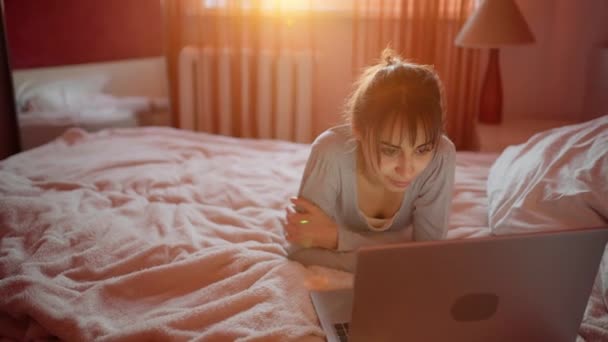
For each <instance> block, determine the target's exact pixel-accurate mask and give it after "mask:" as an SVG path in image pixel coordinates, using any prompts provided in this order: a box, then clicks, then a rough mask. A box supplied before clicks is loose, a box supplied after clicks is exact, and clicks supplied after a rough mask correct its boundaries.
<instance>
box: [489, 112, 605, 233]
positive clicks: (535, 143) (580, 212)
mask: <svg viewBox="0 0 608 342" xmlns="http://www.w3.org/2000/svg"><path fill="white" fill-rule="evenodd" d="M487 192H488V207H489V213H488V215H489V223H490V229H491V230H492V232H493V233H494V234H512V233H526V232H534V231H541V230H565V229H576V228H589V227H600V226H608V115H606V116H603V117H600V118H597V119H595V120H591V121H588V122H585V123H581V124H577V125H571V126H565V127H560V128H555V129H552V130H549V131H545V132H541V133H538V134H536V135H534V136H533V137H531V138H530V139H529V140H528V141H527V142H526V143H524V144H521V145H516V146H510V147H508V148H507V149H506V150H505V151H504V152H503V153H502V154H501V155H500V156H499V157H498V159H497V160H496V162H495V163H494V165H493V166H492V167H491V169H490V173H489V176H488V187H487Z"/></svg>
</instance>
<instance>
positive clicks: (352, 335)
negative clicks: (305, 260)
mask: <svg viewBox="0 0 608 342" xmlns="http://www.w3.org/2000/svg"><path fill="white" fill-rule="evenodd" d="M607 241H608V228H602V229H597V228H596V229H584V230H573V231H561V232H543V233H534V234H518V235H510V236H493V237H488V238H477V239H462V240H443V241H433V242H416V243H408V244H398V245H386V246H377V247H367V248H362V249H360V250H359V252H358V255H357V265H356V272H355V278H354V289H349V290H337V291H324V292H316V291H313V292H311V297H312V300H313V304H314V306H315V309H316V311H317V315H318V317H319V320H320V322H321V325H322V327H323V329H324V331H325V333H326V335H327V339H328V341H330V342H331V341H347V340H348V341H351V342H352V341H355V342H356V341H399V342H402V341H425V342H427V341H428V342H430V341H467V342H470V341H509V342H512V341H552V342H558V341H568V342H572V341H574V340H575V339H576V336H577V332H578V329H579V326H580V324H581V320H582V317H583V314H584V310H585V307H586V304H587V301H588V299H589V295H590V293H591V289H592V286H593V283H594V280H595V276H596V274H597V271H598V267H599V263H600V260H601V258H602V254H603V252H604V248H605V246H606V242H607Z"/></svg>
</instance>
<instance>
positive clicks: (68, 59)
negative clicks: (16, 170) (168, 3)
mask: <svg viewBox="0 0 608 342" xmlns="http://www.w3.org/2000/svg"><path fill="white" fill-rule="evenodd" d="M161 13H162V11H161V2H160V1H150V0H88V1H80V0H58V1H42V2H40V1H37V0H5V1H4V19H5V25H6V36H7V44H8V50H9V58H10V65H11V73H12V78H13V84H14V93H15V105H16V108H17V113H18V114H17V121H18V125H19V131H20V139H21V147H22V150H27V149H30V148H33V147H36V146H39V145H41V144H44V143H47V142H49V141H52V140H53V139H55V138H57V137H58V136H60V135H61V134H62V133H63V132H64V131H65V130H66V129H68V128H70V127H80V128H82V129H85V130H87V131H90V132H94V131H98V130H101V129H106V128H116V127H138V126H151V125H154V126H169V125H170V124H171V117H170V114H169V101H168V82H167V76H166V74H167V73H166V65H165V56H164V52H163V39H162V36H163V35H162V21H161V19H162V18H161V17H162V15H161Z"/></svg>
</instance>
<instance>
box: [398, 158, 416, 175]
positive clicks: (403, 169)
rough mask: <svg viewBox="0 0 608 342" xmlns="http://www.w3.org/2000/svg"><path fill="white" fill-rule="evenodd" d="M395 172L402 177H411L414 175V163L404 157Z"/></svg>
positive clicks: (400, 159)
mask: <svg viewBox="0 0 608 342" xmlns="http://www.w3.org/2000/svg"><path fill="white" fill-rule="evenodd" d="M395 171H396V172H397V174H399V175H402V176H406V175H411V174H412V173H414V163H413V162H412V160H411V158H407V157H405V156H403V155H402V156H401V157H400V158H399V160H398V162H397V165H396V166H395Z"/></svg>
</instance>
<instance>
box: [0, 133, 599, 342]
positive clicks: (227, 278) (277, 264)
mask: <svg viewBox="0 0 608 342" xmlns="http://www.w3.org/2000/svg"><path fill="white" fill-rule="evenodd" d="M308 152H309V149H308V146H306V145H300V144H293V143H287V142H281V141H264V140H247V139H235V138H228V137H221V136H214V135H207V134H201V133H191V132H185V131H179V130H174V129H169V128H139V129H123V130H111V131H103V132H100V133H97V134H87V133H85V132H84V131H81V130H76V129H73V130H70V131H68V132H66V133H65V134H64V135H63V137H61V138H60V139H58V140H57V141H55V142H53V143H50V144H47V145H44V146H42V147H39V148H37V149H34V150H30V151H27V152H25V153H22V154H19V155H17V156H14V157H12V158H10V159H8V160H5V161H2V162H0V229H1V230H0V239H1V240H0V279H1V280H0V294H1V295H0V337H5V338H9V339H15V340H24V339H34V338H37V337H40V338H44V337H49V336H56V337H58V338H60V339H62V340H72V341H82V340H93V339H95V340H103V341H119V340H120V341H129V340H133V341H141V340H169V339H170V340H177V341H180V340H190V339H197V340H203V341H234V340H239V341H284V340H302V341H309V340H310V341H321V340H322V339H323V336H324V335H323V332H322V330H321V328H320V326H319V324H318V322H317V318H316V315H315V312H314V309H313V307H312V304H311V301H310V298H309V289H311V288H340V287H348V286H351V283H352V275H351V274H348V273H344V272H339V271H335V270H331V269H326V268H322V267H314V266H313V267H309V268H305V267H303V266H302V265H300V264H298V263H296V262H293V261H289V260H287V259H286V258H285V255H286V253H285V250H284V246H285V239H284V237H283V235H282V229H281V220H282V217H283V213H284V211H283V208H284V206H285V205H286V204H287V203H288V201H287V199H288V198H289V197H290V196H293V195H294V194H295V193H296V191H297V187H298V182H299V179H300V175H301V172H302V170H303V168H304V163H305V162H306V157H307V155H308ZM495 157H496V156H492V155H490V156H488V155H480V154H475V153H462V152H459V156H458V158H457V162H458V166H457V171H456V172H457V176H456V178H457V181H456V185H455V197H454V206H453V213H452V217H451V220H450V232H449V234H448V236H449V237H450V238H468V237H476V236H484V235H487V234H488V229H487V224H488V223H487V199H486V195H485V181H486V179H487V172H488V169H489V167H490V166H491V164H492V162H493V160H494V159H495ZM597 298H599V300H600V301H601V297H596V299H597ZM598 310H599V309H598ZM596 316H597V319H599V320H600V321H602V320H603V321H604V322H605V319H604V317H606V314H605V312H601V313H600V314H598V315H596ZM591 326H592V328H593V327H597V324H592V325H591ZM592 328H590V329H592Z"/></svg>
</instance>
